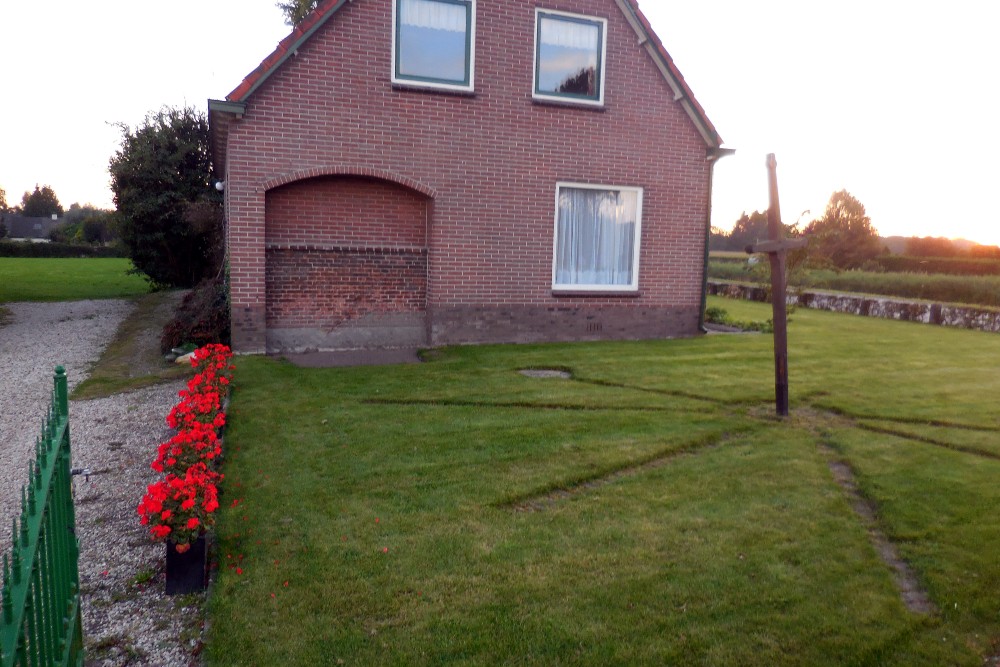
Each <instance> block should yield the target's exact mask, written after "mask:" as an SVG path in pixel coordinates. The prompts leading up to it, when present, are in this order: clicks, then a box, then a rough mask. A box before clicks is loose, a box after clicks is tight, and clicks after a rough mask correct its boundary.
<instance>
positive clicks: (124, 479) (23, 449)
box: [0, 301, 204, 667]
mask: <svg viewBox="0 0 1000 667" xmlns="http://www.w3.org/2000/svg"><path fill="white" fill-rule="evenodd" d="M7 308H8V309H9V310H10V311H11V313H12V317H11V318H10V321H9V323H8V324H7V325H6V326H3V327H2V328H0V369H2V371H0V373H2V374H0V530H2V531H3V532H2V534H0V536H2V539H3V548H4V549H7V548H9V545H10V519H9V517H11V516H13V514H14V513H15V512H17V511H19V505H20V500H19V489H20V486H21V484H23V483H24V481H25V479H26V477H27V472H26V471H27V463H28V460H29V459H30V458H31V457H32V456H33V454H34V443H35V438H36V436H37V434H38V433H39V430H40V428H41V423H42V419H43V417H44V415H45V414H46V411H47V409H48V405H49V401H50V396H51V391H52V373H53V370H54V368H55V367H56V366H57V365H62V366H64V367H65V368H66V372H67V375H68V377H69V385H70V389H71V390H72V388H73V387H74V386H75V385H76V384H77V383H79V382H80V381H82V380H83V379H84V378H85V377H86V375H87V373H88V372H89V370H90V368H91V367H92V366H93V364H94V363H96V361H97V360H98V358H99V356H100V354H101V352H102V351H103V349H104V347H105V346H106V345H107V344H108V342H110V341H111V339H112V338H113V337H114V334H115V331H116V330H117V328H118V326H119V324H120V323H121V322H122V320H123V319H124V318H125V317H126V316H127V315H128V313H129V312H130V311H131V309H132V308H133V305H132V304H131V303H130V302H127V301H76V302H66V303H44V304H42V303H16V304H10V305H8V306H7ZM183 386H184V383H183V382H173V383H169V384H165V385H159V386H155V387H149V388H146V389H140V390H137V391H133V392H126V393H121V394H117V395H114V396H111V397H109V398H101V399H94V400H89V401H71V402H70V432H71V442H72V448H73V465H74V467H86V468H89V469H90V470H91V471H92V473H93V474H92V475H91V476H90V477H89V479H84V478H82V477H78V478H76V480H75V500H76V517H77V534H78V536H79V539H80V546H81V554H80V583H81V591H82V605H83V625H84V636H85V639H86V645H87V649H88V651H87V663H86V664H87V665H88V666H90V665H94V666H96V665H102V666H103V665H107V666H116V667H117V666H124V665H135V666H139V665H149V666H153V665H155V666H157V667H161V666H162V667H171V666H174V665H178V666H187V665H199V664H200V660H199V658H198V657H197V656H198V653H199V652H200V647H201V631H202V621H201V619H202V609H203V606H204V595H192V596H178V598H169V597H167V596H165V595H164V594H163V556H164V547H163V545H159V544H153V543H151V542H150V540H149V538H148V535H147V533H146V531H145V530H144V529H143V527H142V526H140V525H139V523H138V516H137V515H136V510H135V508H136V506H137V505H138V503H139V500H140V498H141V497H142V494H143V493H144V492H145V488H146V486H147V485H148V484H150V483H152V482H153V481H154V480H155V479H156V473H155V472H153V471H152V470H151V469H150V467H149V462H150V461H151V460H152V459H153V457H154V455H155V452H156V447H157V445H158V444H159V443H160V442H162V441H163V440H165V439H166V438H167V437H168V435H169V433H168V430H167V427H166V423H165V422H164V417H165V416H166V415H167V413H168V412H169V411H170V408H171V407H173V405H174V404H175V403H176V402H177V392H178V391H179V390H180V389H182V388H183Z"/></svg>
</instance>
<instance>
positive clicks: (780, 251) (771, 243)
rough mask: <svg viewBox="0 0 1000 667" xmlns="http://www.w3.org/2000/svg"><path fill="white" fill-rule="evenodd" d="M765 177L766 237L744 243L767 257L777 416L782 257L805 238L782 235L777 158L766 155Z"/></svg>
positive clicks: (782, 372) (783, 408)
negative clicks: (769, 264) (766, 186)
mask: <svg viewBox="0 0 1000 667" xmlns="http://www.w3.org/2000/svg"><path fill="white" fill-rule="evenodd" d="M767 176H768V178H767V180H768V186H769V191H770V192H769V194H770V206H769V207H768V209H767V231H768V236H769V237H770V238H768V239H767V240H766V241H760V242H757V243H754V244H753V245H748V246H747V247H746V251H747V253H749V254H754V253H758V252H766V253H767V255H768V258H769V259H770V260H771V307H772V309H773V313H774V314H773V319H772V321H773V322H774V402H775V407H776V409H777V413H778V416H780V417H787V416H788V312H787V310H786V307H785V306H786V299H787V297H786V295H785V258H786V255H787V254H788V251H789V250H795V249H796V248H802V247H804V246H805V245H806V239H786V238H784V226H783V225H782V224H781V207H780V206H779V204H778V161H777V160H776V159H775V157H774V153H771V154H769V155H768V156H767Z"/></svg>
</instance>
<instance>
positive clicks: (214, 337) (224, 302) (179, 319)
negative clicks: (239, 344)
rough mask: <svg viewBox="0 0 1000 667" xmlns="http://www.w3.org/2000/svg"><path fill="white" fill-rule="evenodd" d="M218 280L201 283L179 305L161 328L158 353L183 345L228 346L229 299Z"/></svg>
mask: <svg viewBox="0 0 1000 667" xmlns="http://www.w3.org/2000/svg"><path fill="white" fill-rule="evenodd" d="M228 294H229V292H228V290H227V287H226V283H225V280H223V279H222V278H221V277H219V278H213V279H209V280H205V281H202V282H201V283H199V284H198V286H197V287H195V288H194V289H193V290H191V292H190V293H189V294H188V295H187V296H185V297H184V300H183V301H181V305H180V308H178V309H177V313H176V315H175V316H174V318H173V319H172V320H170V322H168V323H167V325H166V326H165V327H164V328H163V333H162V335H161V336H160V351H161V352H164V353H166V352H169V351H170V350H171V349H173V348H175V347H180V346H181V345H182V344H184V343H193V344H195V345H205V344H208V343H216V342H222V343H225V344H226V345H228V344H229V342H230V337H229V336H230V333H229V332H230V323H229V297H228Z"/></svg>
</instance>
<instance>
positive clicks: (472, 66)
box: [390, 0, 476, 93]
mask: <svg viewBox="0 0 1000 667" xmlns="http://www.w3.org/2000/svg"><path fill="white" fill-rule="evenodd" d="M391 2H392V28H391V31H392V34H391V44H392V74H391V77H390V78H391V80H392V83H394V84H399V85H402V86H411V87H415V88H433V89H437V90H453V91H461V92H467V93H471V92H475V89H476V0H460V1H459V2H455V3H454V4H462V3H464V4H467V5H469V12H470V13H471V17H470V21H469V84H468V85H463V84H460V83H447V82H444V81H425V80H422V79H420V78H416V77H407V76H402V77H400V76H398V75H397V73H396V44H397V43H398V41H399V23H398V22H397V21H398V17H397V13H398V12H399V3H400V0H391Z"/></svg>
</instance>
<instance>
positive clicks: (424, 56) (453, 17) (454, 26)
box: [396, 0, 470, 83]
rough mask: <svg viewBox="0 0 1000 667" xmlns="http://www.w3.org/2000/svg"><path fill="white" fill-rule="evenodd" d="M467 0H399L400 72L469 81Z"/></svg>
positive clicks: (418, 76)
mask: <svg viewBox="0 0 1000 667" xmlns="http://www.w3.org/2000/svg"><path fill="white" fill-rule="evenodd" d="M469 12H470V7H469V5H468V4H467V3H465V2H461V3H455V2H442V1H440V0H399V25H398V30H399V34H398V38H397V39H398V41H397V56H396V57H397V64H396V75H397V76H401V77H412V78H416V79H427V80H432V81H448V82H455V83H468V81H469V54H468V49H469V34H468V33H469Z"/></svg>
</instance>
